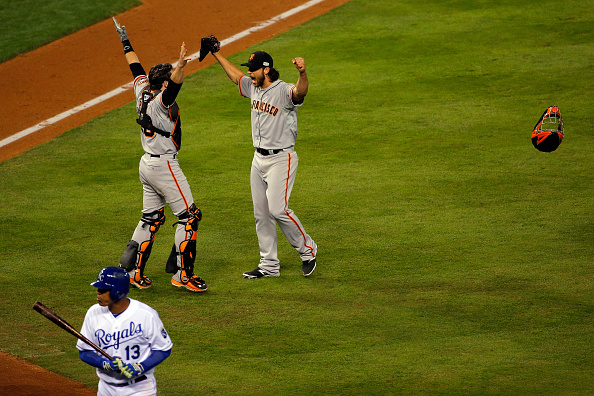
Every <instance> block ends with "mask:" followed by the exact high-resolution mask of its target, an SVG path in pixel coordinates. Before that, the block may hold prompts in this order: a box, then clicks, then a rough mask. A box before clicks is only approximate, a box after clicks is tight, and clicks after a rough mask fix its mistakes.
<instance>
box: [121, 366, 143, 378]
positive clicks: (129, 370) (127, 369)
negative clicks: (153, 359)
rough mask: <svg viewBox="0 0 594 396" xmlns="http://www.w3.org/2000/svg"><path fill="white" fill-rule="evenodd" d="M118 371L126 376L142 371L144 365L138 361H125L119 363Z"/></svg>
mask: <svg viewBox="0 0 594 396" xmlns="http://www.w3.org/2000/svg"><path fill="white" fill-rule="evenodd" d="M120 372H121V373H122V374H124V375H125V376H126V377H128V378H132V377H135V376H137V375H140V374H142V373H144V367H142V364H140V363H126V364H122V365H120Z"/></svg>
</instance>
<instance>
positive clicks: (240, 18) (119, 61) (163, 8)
mask: <svg viewBox="0 0 594 396" xmlns="http://www.w3.org/2000/svg"><path fill="white" fill-rule="evenodd" d="M347 1H348V0H324V1H322V2H320V3H318V4H315V5H313V6H311V7H309V8H307V9H305V10H303V11H300V12H298V13H296V14H294V15H292V16H290V17H288V18H286V19H283V20H282V21H278V22H276V23H272V24H270V25H269V26H267V27H265V28H263V29H261V30H258V31H257V32H254V33H251V34H249V35H247V36H245V37H243V38H241V39H239V40H236V41H234V42H233V43H231V44H229V45H228V46H225V47H223V49H222V53H223V54H224V55H225V56H228V55H231V54H233V53H235V52H238V51H241V50H244V49H246V48H248V47H249V46H251V45H253V44H256V43H258V42H260V41H263V40H265V39H268V38H270V37H273V36H275V35H277V34H279V33H281V32H284V31H286V30H289V29H291V28H292V27H295V26H297V25H300V24H302V23H303V22H305V21H307V20H309V19H311V18H313V17H315V16H317V15H321V14H324V13H326V12H328V11H329V10H331V9H333V8H335V7H337V6H339V5H341V4H344V3H346V2H347ZM143 3H144V4H143V5H141V6H139V7H136V8H134V9H132V10H129V11H126V12H124V13H122V14H120V15H118V16H117V18H118V21H119V22H120V23H122V25H125V26H126V27H127V30H128V33H129V36H130V41H131V42H132V45H133V46H134V49H135V50H136V51H137V53H138V55H139V57H140V61H141V62H142V63H143V65H154V64H157V63H163V62H174V61H176V60H177V49H178V48H179V45H180V44H181V43H182V41H185V43H186V45H187V48H188V53H189V54H193V53H196V52H198V51H199V49H200V38H201V37H202V36H207V35H210V34H214V35H216V36H217V37H218V38H219V40H223V39H225V38H228V37H231V36H233V35H235V34H237V33H240V32H242V31H244V30H246V29H249V28H252V27H255V26H257V25H259V24H260V23H262V22H264V21H268V20H269V19H271V18H273V17H275V16H277V15H280V14H282V13H283V12H286V11H289V10H292V9H293V8H295V7H298V6H300V5H303V4H306V3H308V2H307V1H305V0H269V1H267V2H266V7H256V8H254V7H253V4H251V5H250V3H248V2H247V1H245V0H218V1H216V2H196V1H193V0H178V1H176V2H175V7H176V9H177V10H179V11H178V12H171V3H169V2H166V1H164V0H145V1H144V2H143ZM122 54H123V52H122V46H121V43H120V40H119V37H118V36H117V34H116V32H115V28H114V26H113V22H112V20H111V18H110V19H107V20H104V21H102V22H100V23H97V24H95V25H93V26H90V27H89V28H87V29H83V30H80V31H78V32H76V33H74V34H72V35H69V36H66V37H64V38H62V39H59V40H57V41H54V42H53V43H51V44H49V45H46V46H44V47H41V48H39V49H37V50H34V51H31V52H28V53H26V54H23V55H20V56H18V57H16V58H14V59H11V60H9V61H7V62H4V63H1V64H0V75H2V76H10V80H11V81H14V82H15V83H11V84H6V88H5V90H4V92H3V95H2V96H1V97H0V106H1V107H2V109H3V111H2V112H0V125H2V130H0V140H3V139H5V138H7V137H10V136H12V135H15V134H17V133H19V132H21V131H23V130H25V129H27V128H30V127H32V126H34V125H37V124H39V123H41V122H43V121H45V120H48V119H50V118H51V117H54V116H56V115H58V114H60V113H62V112H65V111H68V110H70V109H72V108H74V107H77V106H80V105H82V104H84V103H86V102H87V101H89V100H92V99H94V98H96V97H99V96H101V95H103V94H106V93H108V92H110V91H112V90H114V89H116V88H118V87H121V86H122V85H124V84H127V83H129V82H130V73H129V71H128V70H127V67H126V61H125V60H124V57H123V56H122ZM213 63H214V58H213V57H212V56H209V57H207V58H206V59H205V60H204V61H203V62H198V60H194V61H192V62H190V63H188V66H186V75H189V74H192V73H194V72H196V71H198V70H200V69H203V68H205V67H207V66H210V65H212V64H213ZM147 67H150V66H147ZM131 99H133V96H132V94H131V93H130V91H127V92H124V93H121V94H119V95H117V96H115V97H113V98H111V99H109V100H106V101H104V102H102V103H100V104H97V105H95V106H92V107H90V108H87V109H85V110H82V111H80V112H78V113H76V114H74V115H72V116H70V117H68V118H66V119H64V120H61V121H58V122H56V123H53V124H51V125H48V126H46V127H44V128H43V129H41V130H39V131H37V132H35V133H32V134H30V135H28V136H25V137H23V138H21V139H18V140H17V141H15V142H13V143H10V144H8V145H6V146H3V147H0V162H2V161H5V160H6V159H8V158H12V157H14V156H16V155H18V154H20V153H22V152H24V151H26V150H28V149H30V148H32V147H35V146H36V145H38V144H40V143H43V142H47V141H49V140H51V139H53V138H54V137H56V136H58V135H60V134H61V133H63V132H65V131H67V130H70V129H72V128H74V127H77V126H80V125H82V124H84V123H86V122H88V121H89V120H91V119H93V118H95V117H97V116H99V115H101V114H103V113H105V112H107V111H109V110H112V109H114V108H117V107H120V106H123V105H124V104H126V103H128V102H130V101H131Z"/></svg>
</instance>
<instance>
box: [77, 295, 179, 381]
mask: <svg viewBox="0 0 594 396" xmlns="http://www.w3.org/2000/svg"><path fill="white" fill-rule="evenodd" d="M129 300H130V305H129V306H128V308H126V310H125V311H124V312H122V313H121V314H119V315H118V316H117V317H115V316H114V315H113V314H112V313H111V311H110V310H109V308H108V307H102V306H100V305H99V304H95V305H93V306H92V307H91V308H89V310H88V311H87V314H86V316H85V320H84V322H83V325H82V329H81V331H80V332H81V333H82V335H84V336H85V337H87V338H88V339H89V340H90V341H91V342H93V343H94V344H95V345H97V346H99V347H100V348H101V349H103V350H104V351H105V352H107V353H108V354H109V355H110V356H112V357H114V358H116V357H119V358H121V359H122V360H123V361H124V363H141V362H142V361H144V360H145V359H146V358H148V357H149V356H150V354H151V353H152V351H153V350H157V351H168V350H170V349H171V348H172V347H173V343H172V342H171V339H170V338H169V334H167V331H165V327H163V322H161V319H160V318H159V314H158V313H157V311H155V310H154V309H153V308H151V307H149V306H148V305H146V304H144V303H142V302H140V301H137V300H133V299H131V298H130V299H129ZM76 347H77V348H78V349H79V350H80V351H87V350H91V351H94V349H93V348H91V347H90V346H89V345H87V344H86V343H84V342H83V341H81V340H78V342H77V343H76ZM154 371H155V369H154V368H152V369H150V370H148V371H147V372H145V373H144V374H145V375H146V376H152V375H154V374H153V373H154ZM97 376H99V378H101V379H102V380H104V381H107V382H110V383H119V382H121V383H124V382H126V381H128V380H129V379H128V378H126V377H125V376H123V375H122V374H119V373H115V372H114V371H111V370H110V371H106V370H103V369H100V368H98V369H97Z"/></svg>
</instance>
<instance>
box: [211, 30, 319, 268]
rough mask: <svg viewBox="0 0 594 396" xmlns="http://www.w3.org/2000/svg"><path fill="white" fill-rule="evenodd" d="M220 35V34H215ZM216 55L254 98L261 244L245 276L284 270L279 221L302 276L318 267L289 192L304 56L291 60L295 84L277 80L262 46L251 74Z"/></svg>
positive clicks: (254, 178)
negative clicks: (253, 265) (296, 75)
mask: <svg viewBox="0 0 594 396" xmlns="http://www.w3.org/2000/svg"><path fill="white" fill-rule="evenodd" d="M215 40H216V38H215ZM218 48H219V46H216V47H215V50H214V51H212V54H213V56H214V57H215V58H216V59H217V61H218V62H219V63H220V64H221V66H222V67H223V69H224V70H225V72H226V73H227V76H229V78H230V79H231V81H233V82H234V83H235V84H237V85H238V87H239V93H240V94H241V95H242V96H244V97H246V98H248V99H250V104H251V115H252V139H253V144H254V147H255V148H256V151H255V153H254V158H253V161H252V170H251V176H250V184H251V191H252V201H253V204H254V217H255V218H256V233H257V235H258V243H259V245H260V263H259V265H258V268H256V269H254V270H252V271H248V272H245V273H244V274H243V276H244V277H245V278H262V277H269V276H279V275H280V265H279V260H278V254H277V238H276V234H277V232H276V224H278V225H279V227H280V228H281V230H282V232H283V234H284V235H285V237H286V238H287V240H288V241H289V243H290V244H291V245H292V246H293V247H294V248H295V250H297V252H298V253H299V255H300V257H301V260H302V272H303V275H304V276H309V275H311V274H312V272H313V271H314V269H315V268H316V254H317V245H316V243H315V242H314V241H313V239H312V238H311V237H310V236H309V235H308V234H307V232H305V229H304V228H303V225H302V224H301V222H300V221H299V218H297V216H296V215H295V213H294V212H293V211H292V210H291V209H289V197H290V196H291V191H292V189H293V183H294V182H295V176H296V174H297V166H298V164H299V157H298V156H297V152H296V151H295V141H296V139H297V112H298V108H299V107H300V106H301V105H302V104H303V100H304V98H305V95H306V94H307V90H308V87H309V82H308V79H307V73H306V72H305V62H304V60H303V58H300V57H299V58H295V59H293V64H294V65H295V68H296V69H297V71H298V72H299V79H298V80H297V83H296V84H289V83H286V82H284V81H282V80H279V79H278V78H279V73H278V71H277V70H276V69H274V68H273V60H272V57H271V56H270V55H269V54H267V53H266V52H264V51H258V52H254V53H253V54H251V56H250V59H249V61H248V62H247V63H242V66H247V67H248V75H249V76H246V75H244V74H243V72H242V71H241V70H239V68H237V67H236V66H234V65H233V64H232V63H231V62H229V61H228V60H227V59H226V58H224V57H223V56H221V55H220V54H219V53H218V52H217V50H218Z"/></svg>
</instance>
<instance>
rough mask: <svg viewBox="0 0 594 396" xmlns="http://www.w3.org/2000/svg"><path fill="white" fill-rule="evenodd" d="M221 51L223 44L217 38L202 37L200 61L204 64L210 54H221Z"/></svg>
mask: <svg viewBox="0 0 594 396" xmlns="http://www.w3.org/2000/svg"><path fill="white" fill-rule="evenodd" d="M220 49H221V43H220V42H219V40H217V38H216V37H215V36H212V35H211V36H208V37H202V40H200V57H199V58H198V60H199V61H200V62H202V60H203V59H204V58H206V55H208V53H209V52H211V53H213V54H214V53H215V52H219V50H220Z"/></svg>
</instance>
